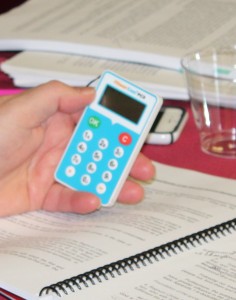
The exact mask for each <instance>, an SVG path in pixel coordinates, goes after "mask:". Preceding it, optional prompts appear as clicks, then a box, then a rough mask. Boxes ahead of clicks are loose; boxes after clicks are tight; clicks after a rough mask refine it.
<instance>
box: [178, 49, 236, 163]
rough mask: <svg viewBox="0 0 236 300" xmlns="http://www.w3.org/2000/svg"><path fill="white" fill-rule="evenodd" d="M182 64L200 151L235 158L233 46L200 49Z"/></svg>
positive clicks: (235, 54)
mask: <svg viewBox="0 0 236 300" xmlns="http://www.w3.org/2000/svg"><path fill="white" fill-rule="evenodd" d="M181 64H182V67H183V69H184V71H185V75H186V81H187V88H188V92H189V97H190V101H191V109H192V112H193V116H194V120H195V124H196V126H197V128H198V130H199V134H200V142H201V148H202V150H203V151H204V152H205V153H208V154H213V155H216V156H220V157H225V158H236V46H235V47H234V46H232V47H224V48H208V49H203V50H200V51H197V52H195V53H192V54H189V55H186V56H185V57H183V59H182V60H181Z"/></svg>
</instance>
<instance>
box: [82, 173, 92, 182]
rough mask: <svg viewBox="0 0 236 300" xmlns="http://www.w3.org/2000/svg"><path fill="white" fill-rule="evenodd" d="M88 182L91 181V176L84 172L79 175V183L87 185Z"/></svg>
mask: <svg viewBox="0 0 236 300" xmlns="http://www.w3.org/2000/svg"><path fill="white" fill-rule="evenodd" d="M90 182H91V177H90V176H89V175H87V174H85V175H83V176H82V177H81V183H82V184H83V185H88V184H90Z"/></svg>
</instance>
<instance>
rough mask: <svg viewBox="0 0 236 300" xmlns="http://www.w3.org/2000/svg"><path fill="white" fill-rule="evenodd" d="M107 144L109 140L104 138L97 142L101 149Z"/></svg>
mask: <svg viewBox="0 0 236 300" xmlns="http://www.w3.org/2000/svg"><path fill="white" fill-rule="evenodd" d="M108 144H109V142H108V140H107V139H105V138H102V139H100V140H99V142H98V146H99V148H100V149H102V150H104V149H106V148H107V147H108Z"/></svg>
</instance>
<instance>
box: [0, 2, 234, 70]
mask: <svg viewBox="0 0 236 300" xmlns="http://www.w3.org/2000/svg"><path fill="white" fill-rule="evenodd" d="M235 11H236V2H235V1H232V0H217V1H212V0H171V1H163V0H155V1H153V0H146V1H133V0H119V1H117V0H101V1H96V0H90V1H83V0H70V1H68V0H50V1H48V0H29V1H27V2H26V3H24V4H23V5H21V6H19V7H17V8H15V9H13V10H11V11H10V12H8V13H5V14H3V15H1V16H0V49H2V50H44V51H57V52H64V53H74V54H82V55H89V56H96V57H101V58H106V59H116V60H121V61H131V62H138V63H145V64H150V65H155V66H161V67H166V68H174V69H179V68H180V58H181V57H182V56H183V55H184V54H186V52H191V51H193V50H195V49H199V48H202V47H205V46H207V45H212V44H221V45H224V44H229V43H234V42H235V34H236V33H235V32H236V31H235V27H236V15H235Z"/></svg>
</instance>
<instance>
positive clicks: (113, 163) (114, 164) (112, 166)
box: [108, 158, 118, 170]
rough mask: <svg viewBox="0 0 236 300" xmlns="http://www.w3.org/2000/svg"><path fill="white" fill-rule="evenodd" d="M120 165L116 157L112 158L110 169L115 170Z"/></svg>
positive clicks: (109, 163) (109, 164)
mask: <svg viewBox="0 0 236 300" xmlns="http://www.w3.org/2000/svg"><path fill="white" fill-rule="evenodd" d="M117 167H118V162H117V160H116V159H114V158H113V159H110V160H109V162H108V168H109V169H110V170H115V169H116V168H117Z"/></svg>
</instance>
